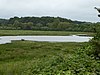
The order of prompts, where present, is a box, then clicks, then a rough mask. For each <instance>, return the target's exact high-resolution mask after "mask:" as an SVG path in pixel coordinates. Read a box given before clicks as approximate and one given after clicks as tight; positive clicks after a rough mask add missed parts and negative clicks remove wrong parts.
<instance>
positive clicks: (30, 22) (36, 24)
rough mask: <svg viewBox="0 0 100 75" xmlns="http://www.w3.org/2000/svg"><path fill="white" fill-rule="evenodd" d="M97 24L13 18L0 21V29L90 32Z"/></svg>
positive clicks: (44, 18)
mask: <svg viewBox="0 0 100 75" xmlns="http://www.w3.org/2000/svg"><path fill="white" fill-rule="evenodd" d="M95 24H99V23H91V22H81V21H72V20H70V19H66V18H61V17H49V16H46V17H20V18H19V17H13V18H10V19H0V29H2V30H4V29H6V30H9V29H10V30H59V31H84V32H92V31H93V26H94V25H95Z"/></svg>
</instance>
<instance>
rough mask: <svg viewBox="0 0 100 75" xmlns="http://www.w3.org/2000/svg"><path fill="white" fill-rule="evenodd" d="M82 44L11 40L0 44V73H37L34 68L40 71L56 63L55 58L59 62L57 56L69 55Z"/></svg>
mask: <svg viewBox="0 0 100 75" xmlns="http://www.w3.org/2000/svg"><path fill="white" fill-rule="evenodd" d="M83 44H84V43H53V42H51V43H50V42H31V41H13V42H12V43H10V44H2V45H0V74H1V75H39V73H37V72H35V70H36V71H40V70H41V69H42V68H43V67H44V69H46V68H50V67H49V66H47V67H46V65H48V64H49V65H56V62H55V64H53V61H54V60H57V61H58V63H59V61H60V59H59V58H58V56H59V57H60V56H62V55H63V56H64V57H71V55H72V54H73V53H74V50H75V49H76V48H78V47H80V46H82V45H83ZM45 62H46V63H45ZM41 65H42V66H41ZM38 67H39V68H38ZM37 69H38V70H37ZM41 72H42V71H41ZM34 73H35V74H34ZM47 73H48V72H47ZM50 73H51V72H50ZM43 75H44V74H43ZM48 75H49V74H48Z"/></svg>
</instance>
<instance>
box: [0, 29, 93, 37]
mask: <svg viewBox="0 0 100 75" xmlns="http://www.w3.org/2000/svg"><path fill="white" fill-rule="evenodd" d="M76 34H87V35H90V36H91V35H93V33H90V32H69V31H33V30H0V36H15V35H59V36H60V35H61V36H67V35H76Z"/></svg>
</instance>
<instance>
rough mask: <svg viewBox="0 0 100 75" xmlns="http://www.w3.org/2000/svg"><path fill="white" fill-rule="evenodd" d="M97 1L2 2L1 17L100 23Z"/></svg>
mask: <svg viewBox="0 0 100 75" xmlns="http://www.w3.org/2000/svg"><path fill="white" fill-rule="evenodd" d="M99 3H100V1H99V0H98V1H96V0H75V1H73V0H0V17H1V18H10V17H13V16H60V17H64V18H69V19H73V20H82V21H92V22H96V21H99V18H98V17H97V12H96V10H94V9H93V7H94V6H98V5H99Z"/></svg>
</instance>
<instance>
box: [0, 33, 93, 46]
mask: <svg viewBox="0 0 100 75" xmlns="http://www.w3.org/2000/svg"><path fill="white" fill-rule="evenodd" d="M92 38H93V37H88V36H76V35H71V36H0V44H6V43H11V41H13V40H22V39H23V40H29V41H42V42H88V41H89V40H90V39H92Z"/></svg>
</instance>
